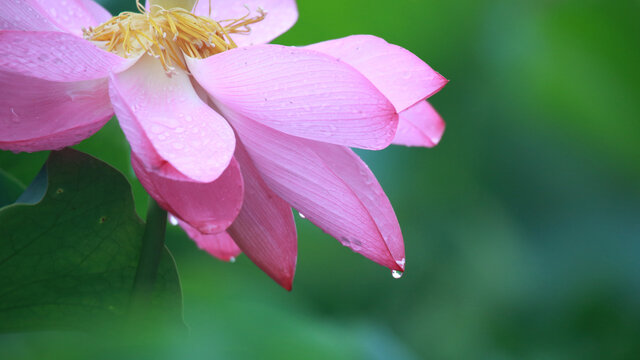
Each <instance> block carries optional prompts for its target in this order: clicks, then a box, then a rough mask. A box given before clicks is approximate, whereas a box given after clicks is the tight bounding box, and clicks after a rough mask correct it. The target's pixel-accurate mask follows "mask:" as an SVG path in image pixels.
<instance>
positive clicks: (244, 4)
mask: <svg viewBox="0 0 640 360" xmlns="http://www.w3.org/2000/svg"><path fill="white" fill-rule="evenodd" d="M258 9H262V10H264V12H265V13H266V14H267V16H266V17H265V18H264V20H262V21H260V22H258V23H255V24H252V25H250V28H251V32H250V33H249V34H233V35H232V38H233V41H235V42H236V44H237V45H238V46H249V45H258V44H266V43H268V42H270V41H271V40H273V39H275V38H277V37H278V36H280V35H281V34H282V33H284V32H285V31H287V30H289V28H291V27H292V26H293V24H295V23H296V21H297V20H298V9H297V6H296V2H295V0H212V1H211V13H210V14H211V15H210V17H211V18H212V19H214V20H216V21H219V22H220V21H222V20H232V19H240V18H242V17H243V16H245V15H247V14H249V17H254V16H257V15H259V13H258ZM194 13H195V14H196V15H200V16H209V1H202V0H201V1H199V2H198V5H197V6H196V8H195V11H194ZM221 25H223V26H224V25H225V22H222V24H221Z"/></svg>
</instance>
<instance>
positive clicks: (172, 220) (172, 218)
mask: <svg viewBox="0 0 640 360" xmlns="http://www.w3.org/2000/svg"><path fill="white" fill-rule="evenodd" d="M169 224H171V225H173V226H177V225H178V219H177V218H176V217H175V216H173V215H171V214H169Z"/></svg>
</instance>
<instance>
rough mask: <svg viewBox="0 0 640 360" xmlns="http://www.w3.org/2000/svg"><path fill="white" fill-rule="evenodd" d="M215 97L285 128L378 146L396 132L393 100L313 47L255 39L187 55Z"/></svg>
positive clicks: (341, 142)
mask: <svg viewBox="0 0 640 360" xmlns="http://www.w3.org/2000/svg"><path fill="white" fill-rule="evenodd" d="M187 64H188V66H189V69H190V71H191V73H192V74H193V76H194V77H195V79H196V80H197V81H198V83H200V85H202V87H203V88H204V89H205V90H206V91H207V92H208V93H209V95H211V96H212V97H213V98H214V99H215V101H216V102H219V103H222V104H224V106H225V107H227V108H229V109H231V110H233V111H234V112H236V113H238V114H240V115H243V116H246V117H248V118H250V119H252V120H254V121H257V122H259V123H262V124H264V125H267V126H269V127H271V128H274V129H277V130H280V131H282V132H284V133H287V134H290V135H295V136H299V137H304V138H308V139H312V140H319V141H324V142H329V143H334V144H338V145H346V146H353V147H361V148H365V149H382V148H384V147H386V146H387V145H389V144H390V143H391V141H392V140H393V137H394V135H395V131H396V127H397V122H398V115H397V114H396V112H395V109H394V107H393V105H392V104H391V103H390V102H389V101H388V100H387V99H386V98H385V97H384V95H383V94H382V93H380V91H378V89H376V88H375V87H374V86H373V84H371V82H370V81H369V80H367V79H366V78H365V77H364V76H363V75H361V74H360V73H359V72H358V71H356V70H355V69H353V68H352V67H351V66H349V65H346V64H344V63H342V62H340V61H337V60H336V59H334V58H332V57H330V56H328V55H324V54H321V53H318V52H316V51H312V50H306V49H299V48H295V47H287V46H280V45H257V46H252V47H245V48H238V49H233V50H229V51H225V52H223V53H221V54H218V55H215V56H211V57H208V58H206V59H193V58H187Z"/></svg>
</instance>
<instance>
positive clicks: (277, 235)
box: [227, 142, 298, 290]
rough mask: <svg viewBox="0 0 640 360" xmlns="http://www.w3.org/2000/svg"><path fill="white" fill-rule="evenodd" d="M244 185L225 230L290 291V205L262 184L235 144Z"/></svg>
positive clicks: (294, 249)
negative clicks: (237, 209) (239, 204)
mask: <svg viewBox="0 0 640 360" xmlns="http://www.w3.org/2000/svg"><path fill="white" fill-rule="evenodd" d="M236 159H238V161H239V162H240V165H241V168H242V174H243V178H244V186H245V198H244V203H243V205H242V210H241V211H240V214H239V215H238V217H237V218H236V220H235V221H234V222H233V224H232V225H231V227H230V228H229V229H228V230H227V231H228V232H229V234H231V236H232V237H233V239H234V240H235V242H236V244H238V246H239V247H240V248H241V249H242V251H243V252H244V253H245V254H246V255H247V256H248V257H249V259H251V261H253V262H254V263H255V264H256V265H258V267H259V268H260V269H262V270H263V271H264V272H265V273H267V275H269V276H270V277H271V278H272V279H273V280H275V281H276V282H277V283H278V284H280V286H282V287H284V288H285V289H287V290H291V286H292V283H293V276H294V274H295V270H296V261H297V258H298V243H297V234H296V225H295V222H294V221H293V214H292V213H291V207H290V206H289V204H287V203H286V202H285V201H284V200H282V199H281V198H280V197H278V195H276V194H274V193H273V191H272V190H271V189H269V187H268V186H267V185H266V184H265V182H264V180H262V178H261V177H260V174H259V173H258V171H257V170H256V168H255V165H254V164H253V162H252V161H251V159H250V158H249V155H248V154H247V153H246V150H245V149H244V148H243V146H242V143H240V142H238V143H237V146H236Z"/></svg>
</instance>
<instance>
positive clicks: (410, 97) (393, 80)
mask: <svg viewBox="0 0 640 360" xmlns="http://www.w3.org/2000/svg"><path fill="white" fill-rule="evenodd" d="M307 48H309V49H313V50H316V51H319V52H322V53H325V54H329V55H331V56H333V57H335V58H337V59H339V60H341V61H344V62H345V63H347V64H349V65H351V66H353V67H354V68H356V69H357V70H358V71H360V72H361V73H362V74H363V75H364V76H366V77H367V79H369V80H370V81H371V82H372V83H373V84H374V85H375V86H377V87H378V89H379V90H380V91H381V92H382V93H383V94H384V95H385V96H386V97H387V98H388V99H389V100H390V101H391V103H393V105H394V106H395V107H396V110H398V112H400V111H402V110H404V109H406V108H408V107H409V106H411V105H413V104H415V103H417V102H418V101H420V100H424V99H425V98H428V97H429V96H431V95H433V94H435V93H436V92H438V90H440V89H441V88H442V87H443V86H444V85H445V84H446V83H447V81H448V80H447V79H445V78H444V77H442V75H440V74H438V73H437V72H435V71H434V70H433V69H432V68H430V67H429V65H427V64H426V63H425V62H424V61H422V60H420V58H418V57H417V56H415V55H414V54H412V53H411V52H409V51H407V50H405V49H403V48H401V47H399V46H396V45H393V44H389V43H387V42H386V41H384V40H383V39H380V38H378V37H375V36H371V35H353V36H349V37H346V38H342V39H336V40H329V41H325V42H321V43H318V44H314V45H310V46H307Z"/></svg>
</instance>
